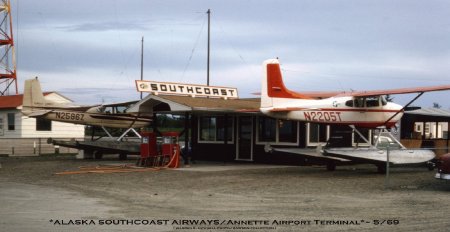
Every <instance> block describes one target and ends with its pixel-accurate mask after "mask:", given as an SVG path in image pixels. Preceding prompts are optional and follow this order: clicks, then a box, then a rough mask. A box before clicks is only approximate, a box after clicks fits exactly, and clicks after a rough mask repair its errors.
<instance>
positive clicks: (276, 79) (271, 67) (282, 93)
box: [261, 59, 310, 108]
mask: <svg viewBox="0 0 450 232" xmlns="http://www.w3.org/2000/svg"><path fill="white" fill-rule="evenodd" d="M263 67H264V78H263V79H262V81H261V108H264V107H274V105H275V104H276V103H274V99H275V98H293V99H310V98H309V97H307V96H304V95H302V94H299V93H296V92H293V91H290V90H289V89H287V88H286V86H285V85H284V83H283V77H282V75H281V68H280V62H279V61H278V59H269V60H266V61H264V63H263Z"/></svg>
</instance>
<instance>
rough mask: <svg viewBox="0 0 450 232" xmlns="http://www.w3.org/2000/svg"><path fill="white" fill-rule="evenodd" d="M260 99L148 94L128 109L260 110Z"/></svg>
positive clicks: (166, 110)
mask: <svg viewBox="0 0 450 232" xmlns="http://www.w3.org/2000/svg"><path fill="white" fill-rule="evenodd" d="M259 106H260V99H259V98H247V99H227V100H225V99H221V98H206V97H190V96H174V95H164V96H163V95H148V96H147V97H145V98H144V99H143V100H142V101H141V102H138V103H137V104H136V105H134V106H133V107H131V108H130V109H128V110H127V112H141V113H142V112H150V111H165V112H168V111H170V112H187V111H193V112H200V111H216V112H237V113H238V112H243V113H249V112H254V113H257V112H259Z"/></svg>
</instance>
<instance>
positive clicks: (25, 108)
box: [22, 77, 55, 116]
mask: <svg viewBox="0 0 450 232" xmlns="http://www.w3.org/2000/svg"><path fill="white" fill-rule="evenodd" d="M52 106H55V103H54V102H51V101H47V100H45V98H44V94H43V93H42V89H41V84H40V83H39V80H38V79H37V77H36V78H35V79H30V80H25V86H24V91H23V103H22V113H23V114H24V115H28V116H34V115H40V114H44V113H46V112H48V110H43V108H46V107H52Z"/></svg>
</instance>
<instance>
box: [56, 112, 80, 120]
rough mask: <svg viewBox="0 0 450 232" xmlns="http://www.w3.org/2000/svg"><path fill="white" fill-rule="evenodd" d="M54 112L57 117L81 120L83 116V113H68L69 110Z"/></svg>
mask: <svg viewBox="0 0 450 232" xmlns="http://www.w3.org/2000/svg"><path fill="white" fill-rule="evenodd" d="M55 113H56V118H57V119H64V120H75V121H82V120H83V118H84V114H79V113H69V112H55Z"/></svg>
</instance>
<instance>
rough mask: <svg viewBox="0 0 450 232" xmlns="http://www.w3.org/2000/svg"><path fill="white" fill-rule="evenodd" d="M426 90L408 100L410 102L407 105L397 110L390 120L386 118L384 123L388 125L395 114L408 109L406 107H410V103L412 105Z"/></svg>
mask: <svg viewBox="0 0 450 232" xmlns="http://www.w3.org/2000/svg"><path fill="white" fill-rule="evenodd" d="M424 93H425V92H420V93H419V94H417V96H416V97H415V98H414V99H412V100H411V101H410V102H408V104H406V105H405V106H403V108H402V109H401V110H399V111H397V113H395V114H394V115H392V116H391V117H390V118H389V119H388V120H386V122H384V125H385V126H386V124H387V123H388V122H389V121H391V120H392V119H393V118H394V117H395V116H397V115H398V114H399V113H400V112H403V110H405V109H406V107H408V106H409V105H411V104H412V103H413V102H415V101H416V100H417V99H418V98H419V97H420V96H422V94H424Z"/></svg>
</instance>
